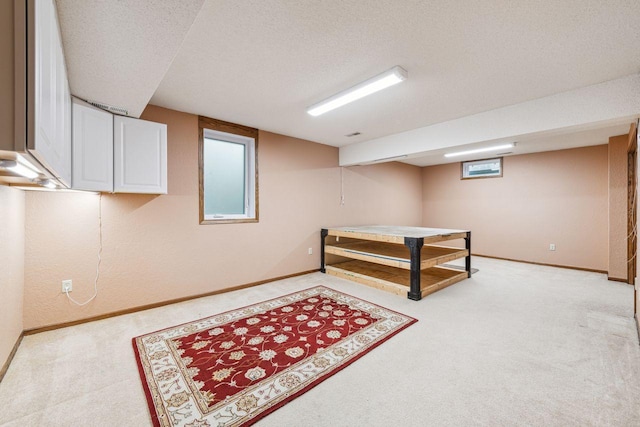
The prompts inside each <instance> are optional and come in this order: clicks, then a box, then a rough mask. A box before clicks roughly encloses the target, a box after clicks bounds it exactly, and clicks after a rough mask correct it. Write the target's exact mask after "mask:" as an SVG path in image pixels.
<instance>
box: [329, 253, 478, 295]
mask: <svg viewBox="0 0 640 427" xmlns="http://www.w3.org/2000/svg"><path fill="white" fill-rule="evenodd" d="M326 272H327V273H328V274H331V275H333V276H337V277H341V278H343V279H348V280H352V281H354V282H358V283H361V284H363V285H368V286H372V287H374V288H378V289H382V290H385V291H388V292H393V293H395V294H397V295H406V294H407V292H408V291H409V287H410V284H411V277H410V272H409V271H408V270H406V269H402V268H397V267H391V266H388V265H381V264H376V263H371V262H367V261H360V260H353V261H346V262H341V263H338V264H333V265H327V266H326ZM466 278H467V272H466V271H460V270H453V269H449V268H443V267H430V268H427V269H424V270H422V271H421V272H420V292H421V294H422V297H425V296H427V295H429V294H431V293H433V292H436V291H438V290H440V289H443V288H446V287H447V286H450V285H453V284H454V283H457V282H459V281H461V280H464V279H466Z"/></svg>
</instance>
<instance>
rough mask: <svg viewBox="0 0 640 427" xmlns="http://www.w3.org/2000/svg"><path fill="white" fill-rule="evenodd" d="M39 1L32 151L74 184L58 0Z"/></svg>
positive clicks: (57, 174) (57, 175) (69, 104)
mask: <svg viewBox="0 0 640 427" xmlns="http://www.w3.org/2000/svg"><path fill="white" fill-rule="evenodd" d="M34 4H35V64H34V66H35V70H34V72H35V111H34V134H33V139H32V140H31V141H29V151H30V152H31V153H32V154H33V155H34V156H35V157H36V158H37V159H38V160H39V161H40V162H41V163H42V164H43V165H44V166H45V167H47V169H49V171H50V172H51V173H52V174H53V175H54V176H56V177H57V178H58V179H59V180H60V181H61V182H62V183H63V184H65V185H67V186H70V185H71V95H70V91H69V82H68V80H67V71H66V65H65V61H64V53H63V49H62V39H61V37H60V28H59V25H58V18H57V14H56V7H55V3H54V0H38V1H35V2H34Z"/></svg>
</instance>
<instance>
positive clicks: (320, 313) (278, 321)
mask: <svg viewBox="0 0 640 427" xmlns="http://www.w3.org/2000/svg"><path fill="white" fill-rule="evenodd" d="M416 321H417V320H416V319H413V318H411V317H409V316H405V315H403V314H400V313H397V312H395V311H391V310H389V309H386V308H383V307H380V306H377V305H375V304H372V303H370V302H367V301H363V300H361V299H358V298H355V297H352V296H350V295H346V294H343V293H341V292H337V291H335V290H333V289H329V288H325V287H322V286H318V287H315V288H311V289H307V290H305V291H300V292H296V293H293V294H290V295H285V296H283V297H280V298H276V299H272V300H269V301H265V302H262V303H259V304H254V305H251V306H248V307H245V308H241V309H238V310H233V311H229V312H226V313H222V314H219V315H216V316H212V317H208V318H206V319H201V320H196V321H194V322H191V323H188V324H184V325H179V326H175V327H172V328H168V329H164V330H161V331H158V332H153V333H150V334H147V335H142V336H140V337H136V338H134V339H133V348H134V352H135V355H136V359H137V361H138V369H139V371H140V377H141V379H142V383H143V386H144V389H145V393H146V396H147V402H148V404H149V410H150V412H151V418H152V419H153V423H154V425H156V426H184V427H196V426H200V427H204V426H209V427H214V426H236V425H250V424H253V423H255V422H256V421H258V420H259V419H260V418H262V417H264V416H265V415H267V414H268V413H270V412H272V411H274V410H275V409H277V408H279V407H280V406H282V405H284V404H285V403H287V402H289V401H290V400H292V399H294V398H296V397H298V396H300V395H301V394H302V393H304V392H306V391H308V390H309V389H310V388H312V387H314V386H315V385H317V384H319V383H320V382H322V381H324V380H325V379H327V378H328V377H330V376H331V375H333V374H335V373H336V372H338V371H339V370H340V369H342V368H344V367H345V366H347V365H349V364H350V363H352V362H354V361H355V360H357V359H358V358H360V357H362V356H363V355H364V354H366V353H367V352H368V351H370V350H371V349H373V348H374V347H376V346H378V345H380V344H381V343H383V342H384V341H386V340H387V339H389V338H390V337H392V336H393V335H395V334H397V333H398V332H400V331H401V330H403V329H404V328H406V327H408V326H410V325H411V324H412V323H414V322H416Z"/></svg>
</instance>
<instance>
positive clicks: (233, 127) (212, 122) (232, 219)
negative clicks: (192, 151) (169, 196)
mask: <svg viewBox="0 0 640 427" xmlns="http://www.w3.org/2000/svg"><path fill="white" fill-rule="evenodd" d="M258 133H259V132H258V129H255V128H251V127H248V126H242V125H238V124H235V123H229V122H225V121H222V120H217V119H212V118H209V117H203V116H199V117H198V180H199V205H200V207H199V210H200V213H199V214H200V224H202V225H211V224H237V223H251V222H259V199H258V194H259V191H258V189H259V186H258ZM205 134H209V135H208V136H207V138H210V137H211V136H213V137H214V138H212V139H217V140H220V141H227V142H230V143H240V144H243V145H245V147H246V148H247V149H246V150H245V162H246V163H245V176H246V179H245V210H246V211H248V213H247V214H245V215H234V214H229V215H220V218H211V217H210V216H207V215H205V211H204V197H205V196H204V139H205ZM252 157H253V162H251V158H252ZM251 178H253V179H251ZM251 181H253V182H251ZM252 195H253V203H251V196H252ZM247 203H248V207H247ZM251 213H253V215H251Z"/></svg>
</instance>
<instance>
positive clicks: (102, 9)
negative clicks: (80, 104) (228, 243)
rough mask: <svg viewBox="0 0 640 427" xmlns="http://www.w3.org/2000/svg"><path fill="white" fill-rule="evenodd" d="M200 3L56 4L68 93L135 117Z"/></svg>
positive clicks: (67, 0) (97, 0)
mask: <svg viewBox="0 0 640 427" xmlns="http://www.w3.org/2000/svg"><path fill="white" fill-rule="evenodd" d="M203 2H204V0H180V1H167V0H144V1H141V0H117V1H116V0H81V1H78V0H56V4H57V8H58V19H59V21H60V27H61V32H62V43H63V45H64V54H65V58H66V63H67V72H68V74H69V84H70V86H71V93H72V94H73V95H75V96H77V97H79V98H82V99H87V100H92V101H97V102H101V103H105V104H109V105H113V106H116V107H122V108H125V109H127V110H129V115H131V116H134V117H138V116H140V114H141V113H142V110H144V108H145V107H146V106H147V103H148V102H149V100H150V99H151V96H152V95H153V93H154V92H155V90H156V88H157V87H158V84H159V83H160V81H161V80H162V78H163V77H164V75H165V73H166V71H167V69H168V68H169V65H171V61H172V60H173V58H174V56H175V55H176V53H177V52H178V49H179V48H180V46H181V44H182V41H183V39H184V37H185V35H186V34H187V32H188V31H189V28H190V27H191V24H192V23H193V20H194V19H195V17H196V15H197V14H198V12H199V11H200V8H201V7H202V4H203Z"/></svg>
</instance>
